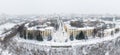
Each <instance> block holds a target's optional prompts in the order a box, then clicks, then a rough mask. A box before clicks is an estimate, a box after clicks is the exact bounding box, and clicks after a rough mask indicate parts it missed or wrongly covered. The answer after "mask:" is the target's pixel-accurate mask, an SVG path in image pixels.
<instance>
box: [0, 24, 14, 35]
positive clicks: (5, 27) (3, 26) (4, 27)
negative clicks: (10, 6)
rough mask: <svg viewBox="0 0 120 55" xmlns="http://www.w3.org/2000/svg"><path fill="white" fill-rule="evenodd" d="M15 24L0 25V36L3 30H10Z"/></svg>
mask: <svg viewBox="0 0 120 55" xmlns="http://www.w3.org/2000/svg"><path fill="white" fill-rule="evenodd" d="M15 25H16V24H15V23H5V24H3V25H0V34H1V33H2V32H4V29H7V30H8V29H10V28H12V27H13V26H15Z"/></svg>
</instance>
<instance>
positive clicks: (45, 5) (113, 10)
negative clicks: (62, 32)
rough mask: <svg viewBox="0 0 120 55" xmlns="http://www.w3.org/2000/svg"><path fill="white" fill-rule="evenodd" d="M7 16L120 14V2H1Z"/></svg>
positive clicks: (50, 0) (60, 0) (104, 0)
mask: <svg viewBox="0 0 120 55" xmlns="http://www.w3.org/2000/svg"><path fill="white" fill-rule="evenodd" d="M0 13H7V14H53V13H79V14H106V13H110V14H120V0H0Z"/></svg>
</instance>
